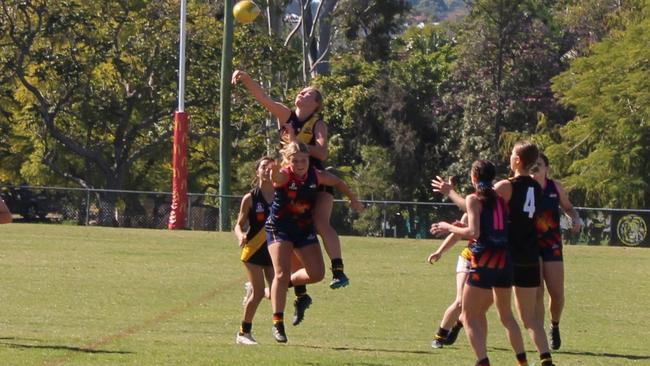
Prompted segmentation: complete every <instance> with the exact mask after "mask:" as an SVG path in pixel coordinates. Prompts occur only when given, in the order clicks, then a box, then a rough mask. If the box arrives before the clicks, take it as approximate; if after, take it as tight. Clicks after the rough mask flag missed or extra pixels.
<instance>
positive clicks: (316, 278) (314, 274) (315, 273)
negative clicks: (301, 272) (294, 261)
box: [307, 266, 325, 283]
mask: <svg viewBox="0 0 650 366" xmlns="http://www.w3.org/2000/svg"><path fill="white" fill-rule="evenodd" d="M307 274H308V275H309V279H310V282H312V283H315V282H320V281H322V280H323V278H325V266H317V267H316V268H310V269H308V270H307Z"/></svg>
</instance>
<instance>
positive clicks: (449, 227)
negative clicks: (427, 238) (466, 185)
mask: <svg viewBox="0 0 650 366" xmlns="http://www.w3.org/2000/svg"><path fill="white" fill-rule="evenodd" d="M465 201H466V202H465V205H466V206H467V227H458V226H456V225H453V224H450V223H448V222H445V221H441V222H438V223H434V224H433V225H431V233H432V234H438V233H452V234H458V235H460V236H461V237H463V238H467V239H474V238H478V237H479V236H480V235H481V222H480V214H481V213H480V211H481V203H480V202H479V200H478V198H476V197H475V196H474V195H469V196H467V198H466V199H465Z"/></svg>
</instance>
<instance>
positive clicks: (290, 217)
mask: <svg viewBox="0 0 650 366" xmlns="http://www.w3.org/2000/svg"><path fill="white" fill-rule="evenodd" d="M282 173H284V174H286V175H287V176H288V177H289V179H288V180H287V182H286V183H285V184H284V185H283V186H281V187H275V195H274V198H273V204H272V205H271V212H270V214H269V218H268V219H267V220H266V230H267V231H271V232H296V233H306V232H311V231H313V226H314V222H313V218H312V213H313V208H314V205H315V203H316V195H317V194H318V176H317V174H316V170H315V169H314V168H313V167H311V166H310V167H309V169H308V170H307V174H306V175H305V176H304V177H298V176H296V175H295V174H294V173H293V172H292V171H291V170H290V169H286V168H285V169H283V170H282Z"/></svg>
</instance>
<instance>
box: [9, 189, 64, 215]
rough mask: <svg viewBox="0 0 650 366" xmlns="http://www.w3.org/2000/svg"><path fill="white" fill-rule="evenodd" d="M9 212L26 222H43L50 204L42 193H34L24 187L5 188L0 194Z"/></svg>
mask: <svg viewBox="0 0 650 366" xmlns="http://www.w3.org/2000/svg"><path fill="white" fill-rule="evenodd" d="M0 195H2V199H3V200H4V201H5V203H6V204H7V207H8V208H9V211H11V212H12V213H14V214H19V215H20V216H22V217H23V218H24V219H25V220H27V221H34V220H37V219H40V220H45V219H46V218H47V214H48V212H50V207H51V206H52V202H51V200H50V198H49V197H48V196H47V195H46V194H45V193H43V192H35V191H32V190H30V189H28V188H25V187H5V188H3V189H2V191H1V192H0Z"/></svg>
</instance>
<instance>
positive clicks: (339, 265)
mask: <svg viewBox="0 0 650 366" xmlns="http://www.w3.org/2000/svg"><path fill="white" fill-rule="evenodd" d="M332 273H333V274H334V275H335V276H336V275H337V274H339V273H343V259H342V258H334V259H332Z"/></svg>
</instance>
